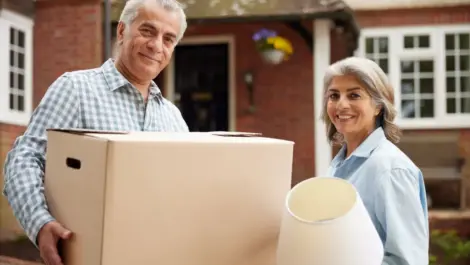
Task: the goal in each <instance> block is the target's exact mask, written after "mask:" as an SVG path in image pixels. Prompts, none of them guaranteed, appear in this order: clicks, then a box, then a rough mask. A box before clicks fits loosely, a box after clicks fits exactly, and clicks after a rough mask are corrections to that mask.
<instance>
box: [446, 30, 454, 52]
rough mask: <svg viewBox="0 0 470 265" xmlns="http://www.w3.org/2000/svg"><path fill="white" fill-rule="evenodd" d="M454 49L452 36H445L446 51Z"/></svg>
mask: <svg viewBox="0 0 470 265" xmlns="http://www.w3.org/2000/svg"><path fill="white" fill-rule="evenodd" d="M453 49H455V40H454V34H446V50H448V51H450V50H453Z"/></svg>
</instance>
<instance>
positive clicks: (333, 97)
mask: <svg viewBox="0 0 470 265" xmlns="http://www.w3.org/2000/svg"><path fill="white" fill-rule="evenodd" d="M329 98H330V99H333V100H334V99H338V95H337V94H330V96H329Z"/></svg>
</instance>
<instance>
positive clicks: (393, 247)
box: [376, 169, 429, 265]
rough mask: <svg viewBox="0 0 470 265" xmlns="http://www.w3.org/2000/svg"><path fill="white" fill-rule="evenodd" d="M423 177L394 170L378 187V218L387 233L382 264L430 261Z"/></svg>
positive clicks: (420, 264)
mask: <svg viewBox="0 0 470 265" xmlns="http://www.w3.org/2000/svg"><path fill="white" fill-rule="evenodd" d="M419 180H420V179H419V176H416V174H413V173H412V172H411V171H409V170H406V169H394V170H392V171H391V172H389V174H386V176H384V181H382V182H381V184H380V187H379V188H378V190H377V195H378V199H377V200H376V213H377V218H378V220H379V222H380V224H381V226H382V228H383V229H384V231H385V232H386V238H385V246H384V250H385V257H384V260H383V262H382V265H427V264H429V257H428V255H429V254H428V251H429V230H428V220H427V214H426V212H425V209H423V206H422V203H421V200H420V187H419V182H418V181H419Z"/></svg>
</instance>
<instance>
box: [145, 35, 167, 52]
mask: <svg viewBox="0 0 470 265" xmlns="http://www.w3.org/2000/svg"><path fill="white" fill-rule="evenodd" d="M147 46H148V47H149V48H150V49H152V50H154V51H156V52H160V51H162V49H163V38H162V37H160V36H158V37H156V38H153V39H152V40H151V41H149V42H148V43H147Z"/></svg>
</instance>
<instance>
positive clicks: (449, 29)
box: [356, 24, 470, 129]
mask: <svg viewBox="0 0 470 265" xmlns="http://www.w3.org/2000/svg"><path fill="white" fill-rule="evenodd" d="M447 33H453V34H455V33H457V34H458V33H470V25H468V24H465V25H423V26H410V27H408V26H404V27H384V28H382V27H381V28H364V29H361V37H360V39H359V45H358V49H357V50H356V56H360V57H365V39H366V38H370V37H388V77H389V79H390V82H391V84H392V86H393V88H394V89H395V102H394V103H395V106H396V109H397V111H398V115H397V118H396V120H395V122H396V123H397V125H398V126H400V127H401V128H403V129H458V128H470V114H461V113H457V114H447V113H446V104H447V103H446V92H447V91H446V75H445V74H444V73H445V72H446V69H445V59H446V58H445V56H446V51H445V34H447ZM421 34H422V35H429V36H430V47H429V48H418V50H414V49H405V48H404V36H405V35H421ZM403 59H432V60H434V95H435V96H434V99H435V102H434V111H435V117H433V118H414V119H403V118H401V113H400V112H401V88H400V77H401V71H400V61H401V60H403ZM469 74H470V73H469Z"/></svg>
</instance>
